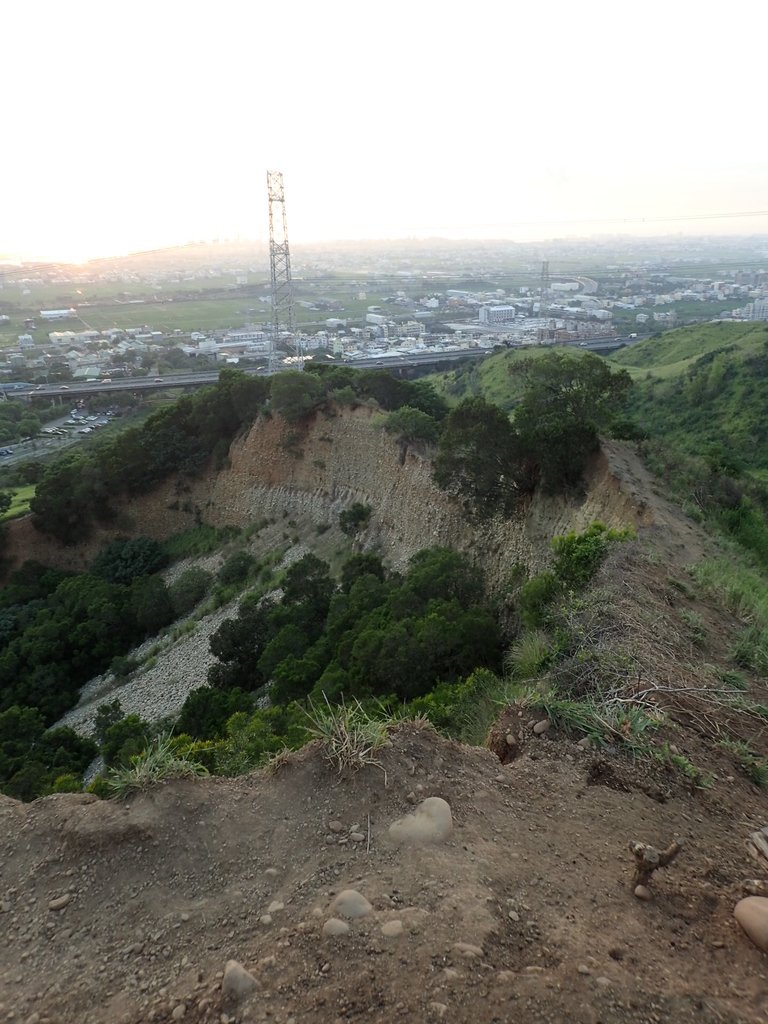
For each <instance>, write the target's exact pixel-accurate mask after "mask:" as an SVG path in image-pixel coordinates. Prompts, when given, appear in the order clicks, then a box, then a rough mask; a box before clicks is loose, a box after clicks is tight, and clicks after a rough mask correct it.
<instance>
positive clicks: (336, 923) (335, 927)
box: [323, 917, 349, 937]
mask: <svg viewBox="0 0 768 1024" xmlns="http://www.w3.org/2000/svg"><path fill="white" fill-rule="evenodd" d="M348 931H349V925H348V924H347V922H346V921H342V920H340V919H339V918H338V917H329V918H328V920H327V921H326V922H325V924H324V925H323V935H331V936H333V937H337V936H339V935H346V934H347V932H348Z"/></svg>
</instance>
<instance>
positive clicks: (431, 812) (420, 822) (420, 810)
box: [389, 796, 453, 844]
mask: <svg viewBox="0 0 768 1024" xmlns="http://www.w3.org/2000/svg"><path fill="white" fill-rule="evenodd" d="M452 828H453V817H452V815H451V808H450V805H449V804H448V802H447V801H446V800H443V799H442V798H441V797H439V796H430V797H427V799H426V800H422V802H421V803H420V804H419V806H418V807H417V808H416V810H415V811H414V812H413V814H408V815H406V816H405V817H404V818H399V819H398V820H397V821H393V822H392V824H391V825H390V826H389V835H390V838H392V839H394V841H395V842H396V843H404V844H413V843H437V842H441V841H442V840H444V839H447V837H448V836H449V835H450V833H451V830H452Z"/></svg>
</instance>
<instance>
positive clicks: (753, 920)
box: [733, 896, 768, 953]
mask: <svg viewBox="0 0 768 1024" xmlns="http://www.w3.org/2000/svg"><path fill="white" fill-rule="evenodd" d="M733 916H734V917H735V918H736V920H737V921H738V922H739V924H740V925H741V927H742V928H743V929H744V931H745V932H746V933H747V935H748V936H749V938H750V939H751V940H752V942H754V944H755V945H756V946H757V948H758V949H762V951H763V952H764V953H768V896H747V897H745V898H744V899H743V900H739V902H738V903H737V904H736V908H735V910H734V911H733Z"/></svg>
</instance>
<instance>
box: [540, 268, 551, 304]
mask: <svg viewBox="0 0 768 1024" xmlns="http://www.w3.org/2000/svg"><path fill="white" fill-rule="evenodd" d="M548 304H549V260H542V261H541V294H540V296H539V316H540V317H545V316H546V315H547V307H548Z"/></svg>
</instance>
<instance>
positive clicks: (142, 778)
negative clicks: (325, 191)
mask: <svg viewBox="0 0 768 1024" xmlns="http://www.w3.org/2000/svg"><path fill="white" fill-rule="evenodd" d="M207 774H208V772H207V770H206V769H205V768H204V767H203V766H202V765H201V764H199V763H198V762H197V761H193V760H190V759H189V758H188V757H185V756H183V755H180V754H179V752H178V751H177V750H176V749H175V747H174V744H173V741H172V740H171V738H170V736H158V737H157V739H155V740H154V741H153V742H152V744H151V745H150V746H149V747H148V748H147V749H146V750H145V751H143V752H142V753H140V754H135V755H134V756H133V757H132V758H131V760H130V765H129V766H127V767H123V768H117V769H113V770H112V771H111V772H110V774H109V776H108V777H107V785H108V786H109V789H110V791H111V793H112V795H113V796H118V797H122V796H128V794H129V793H133V792H136V791H138V790H144V789H149V787H150V786H153V785H157V783H158V782H164V781H165V780H166V779H178V778H191V777H194V776H196V775H197V776H199V775H207Z"/></svg>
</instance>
